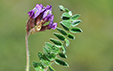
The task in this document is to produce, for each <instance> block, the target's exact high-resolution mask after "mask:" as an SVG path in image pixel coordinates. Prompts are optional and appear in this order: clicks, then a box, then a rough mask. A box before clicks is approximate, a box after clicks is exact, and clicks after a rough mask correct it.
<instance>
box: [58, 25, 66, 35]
mask: <svg viewBox="0 0 113 71" xmlns="http://www.w3.org/2000/svg"><path fill="white" fill-rule="evenodd" d="M56 29H57V30H58V31H59V32H60V33H62V34H63V35H65V36H66V35H67V32H66V31H64V30H63V29H61V28H58V27H57V28H56Z"/></svg>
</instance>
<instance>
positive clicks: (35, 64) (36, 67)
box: [33, 61, 44, 71]
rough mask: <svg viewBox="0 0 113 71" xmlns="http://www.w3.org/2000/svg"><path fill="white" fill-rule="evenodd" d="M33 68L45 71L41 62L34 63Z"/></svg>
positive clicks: (37, 70)
mask: <svg viewBox="0 0 113 71" xmlns="http://www.w3.org/2000/svg"><path fill="white" fill-rule="evenodd" d="M33 67H34V69H35V70H36V71H44V67H43V66H42V64H41V63H40V62H36V61H33Z"/></svg>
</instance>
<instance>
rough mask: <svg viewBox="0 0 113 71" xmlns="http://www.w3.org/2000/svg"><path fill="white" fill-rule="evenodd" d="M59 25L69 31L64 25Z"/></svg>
mask: <svg viewBox="0 0 113 71" xmlns="http://www.w3.org/2000/svg"><path fill="white" fill-rule="evenodd" d="M61 26H62V27H63V28H64V29H65V30H66V31H69V29H68V28H67V27H65V26H64V25H63V24H61Z"/></svg>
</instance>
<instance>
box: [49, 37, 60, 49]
mask: <svg viewBox="0 0 113 71" xmlns="http://www.w3.org/2000/svg"><path fill="white" fill-rule="evenodd" d="M50 41H52V42H53V43H54V44H55V45H57V46H58V47H61V46H62V42H60V41H59V40H57V39H53V38H50Z"/></svg>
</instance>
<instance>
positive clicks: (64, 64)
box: [55, 58, 69, 67]
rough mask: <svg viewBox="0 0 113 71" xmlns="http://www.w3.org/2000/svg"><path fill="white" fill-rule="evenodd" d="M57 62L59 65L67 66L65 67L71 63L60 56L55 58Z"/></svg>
mask: <svg viewBox="0 0 113 71" xmlns="http://www.w3.org/2000/svg"><path fill="white" fill-rule="evenodd" d="M55 63H56V64H58V65H62V66H65V67H69V65H68V64H67V63H66V62H65V61H63V60H61V59H58V58H57V59H55Z"/></svg>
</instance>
